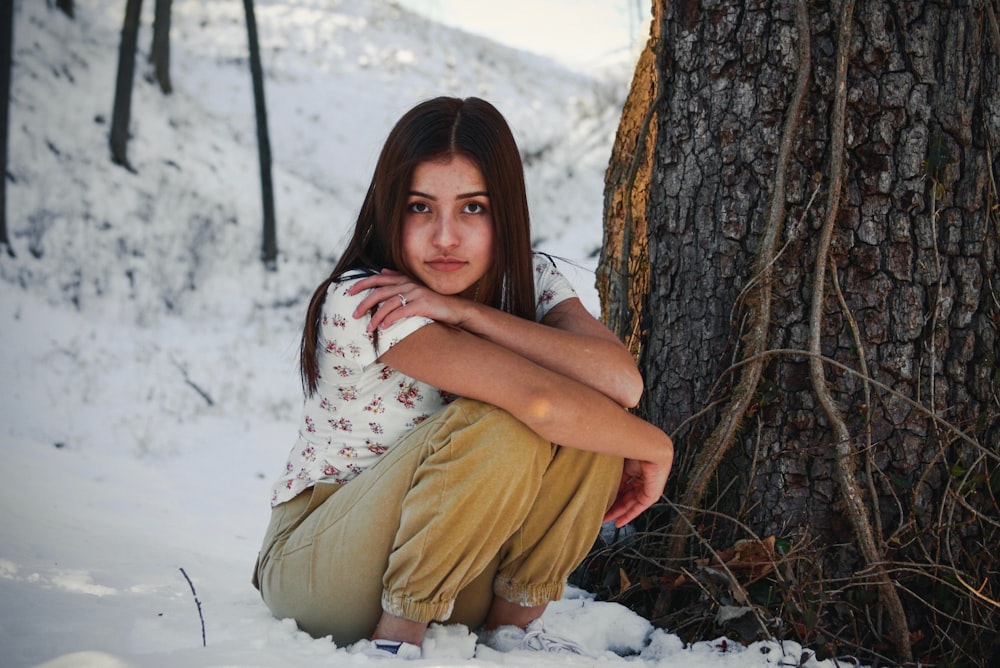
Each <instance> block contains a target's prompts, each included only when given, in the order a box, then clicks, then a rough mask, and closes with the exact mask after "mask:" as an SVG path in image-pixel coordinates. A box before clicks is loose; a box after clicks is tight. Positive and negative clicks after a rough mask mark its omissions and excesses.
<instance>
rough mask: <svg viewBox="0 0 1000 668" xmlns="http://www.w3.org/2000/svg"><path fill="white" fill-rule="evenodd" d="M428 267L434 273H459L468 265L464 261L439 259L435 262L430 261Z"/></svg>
mask: <svg viewBox="0 0 1000 668" xmlns="http://www.w3.org/2000/svg"><path fill="white" fill-rule="evenodd" d="M424 264H426V265H427V266H428V267H430V268H431V269H433V270H434V271H458V270H459V269H462V268H464V267H465V265H466V263H465V262H464V261H462V260H455V259H452V258H438V259H434V260H428V261H427V262H425V263H424Z"/></svg>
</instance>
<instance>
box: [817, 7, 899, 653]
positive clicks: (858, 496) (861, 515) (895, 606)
mask: <svg viewBox="0 0 1000 668" xmlns="http://www.w3.org/2000/svg"><path fill="white" fill-rule="evenodd" d="M853 13H854V0H846V1H845V2H844V5H843V9H842V13H841V20H840V31H839V34H838V37H837V69H836V75H835V83H834V91H835V93H834V106H833V117H832V120H831V128H830V135H831V142H830V143H831V149H830V189H829V205H828V207H827V212H826V220H825V221H824V223H823V229H822V231H821V233H820V242H819V247H818V248H817V251H816V273H815V275H814V279H813V290H812V305H811V309H810V315H809V350H810V352H812V353H813V354H814V355H819V353H820V336H821V327H822V322H823V301H824V299H823V297H824V295H825V293H826V290H825V280H824V279H825V276H826V271H827V266H826V265H827V258H828V257H829V254H830V242H831V239H832V238H833V228H834V225H835V224H836V220H837V213H838V212H839V209H840V194H841V190H842V189H843V184H844V166H843V161H844V125H845V118H844V117H845V111H844V110H845V107H846V105H847V58H848V51H849V50H850V43H851V32H852V26H853ZM809 371H810V377H811V379H812V386H813V390H814V391H815V392H816V397H817V398H818V399H819V402H820V405H822V407H823V411H824V412H825V413H826V416H827V418H828V419H829V421H830V425H831V427H832V429H833V434H834V451H835V453H836V466H835V467H834V479H835V480H836V481H837V485H838V486H839V487H840V493H841V495H842V496H843V497H844V500H845V501H846V504H847V514H848V516H849V517H850V520H851V524H852V525H853V527H854V533H855V536H856V537H857V539H858V545H859V547H860V549H861V553H862V555H863V556H864V558H865V561H866V562H868V567H869V568H871V569H873V570H874V572H875V585H876V587H877V589H878V592H879V600H880V601H881V603H882V605H883V606H885V610H886V612H887V613H888V616H889V624H890V626H891V627H892V642H893V645H894V647H895V649H896V652H897V654H898V656H899V657H900V659H901V660H902V661H903V662H904V663H907V664H909V663H912V661H913V650H912V647H911V643H910V632H909V628H908V626H907V623H906V614H905V613H904V612H903V603H902V601H901V600H900V598H899V592H897V591H896V588H895V586H894V585H893V584H892V580H890V579H889V574H888V572H887V571H886V569H885V565H884V563H883V560H884V558H885V555H884V546H883V545H882V537H881V536H876V533H875V530H874V529H873V528H872V522H871V514H870V513H869V512H868V508H867V506H865V502H864V499H863V496H862V492H861V487H860V485H859V484H858V480H857V467H856V464H855V459H854V457H855V452H854V448H853V447H852V445H851V440H852V439H851V433H850V431H849V430H848V429H847V424H846V423H845V422H844V418H843V415H841V412H840V409H839V408H838V407H837V405H836V404H835V403H834V401H833V397H832V396H830V389H829V387H828V386H827V383H826V377H825V376H824V374H823V364H822V362H820V360H819V358H818V357H815V356H814V357H810V358H809Z"/></svg>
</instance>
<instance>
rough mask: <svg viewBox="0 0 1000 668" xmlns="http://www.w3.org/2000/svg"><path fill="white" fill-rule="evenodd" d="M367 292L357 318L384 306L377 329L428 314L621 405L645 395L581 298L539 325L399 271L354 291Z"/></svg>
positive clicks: (621, 351) (629, 363) (628, 361)
mask: <svg viewBox="0 0 1000 668" xmlns="http://www.w3.org/2000/svg"><path fill="white" fill-rule="evenodd" d="M366 289H372V291H371V293H370V294H369V295H368V296H367V297H366V298H365V300H364V301H362V302H361V304H360V305H359V307H358V310H357V311H356V312H355V315H356V316H357V315H361V314H363V313H366V312H367V311H368V310H370V309H371V308H372V307H374V306H376V305H377V304H382V306H381V307H380V308H379V309H378V311H377V312H376V313H375V314H374V315H373V317H372V322H371V327H372V328H375V327H388V326H389V325H391V324H392V323H394V322H396V321H397V320H399V319H400V318H403V317H407V316H415V315H422V316H425V317H428V318H431V319H433V320H436V321H437V322H441V323H446V324H450V325H453V326H455V327H460V328H462V329H464V330H466V331H468V332H471V333H473V334H476V335H477V336H480V337H482V338H484V339H486V340H487V341H491V342H493V343H495V344H497V345H498V346H501V347H503V348H506V349H508V350H510V351H512V352H515V353H517V354H518V355H520V356H521V357H524V358H526V359H528V360H531V361H532V362H534V363H535V364H538V365H540V366H542V367H545V368H547V369H549V370H551V371H554V372H556V373H557V374H559V375H561V376H565V377H567V378H571V379H573V380H576V381H578V382H580V383H583V384H584V385H588V386H589V387H591V388H593V389H595V390H597V391H598V392H600V393H602V394H604V395H606V396H608V397H610V398H611V399H612V400H614V401H615V402H616V403H617V404H619V405H620V406H625V407H632V406H635V405H636V404H637V403H638V401H639V397H640V396H641V395H642V376H641V375H640V374H639V371H638V369H637V368H636V364H635V360H633V359H632V356H631V354H630V353H629V352H628V350H627V349H626V348H625V346H624V345H623V344H622V343H621V341H619V340H618V338H617V337H616V336H615V335H614V334H613V333H612V332H611V331H610V330H609V329H608V328H607V327H605V326H604V325H603V324H601V322H600V321H598V320H597V319H596V318H594V317H593V316H592V315H590V313H588V312H587V310H586V309H585V308H584V307H583V304H581V303H580V300H579V299H577V298H575V297H574V298H571V299H567V300H565V301H563V302H560V303H559V304H557V305H555V306H554V307H552V309H551V310H550V311H549V312H548V313H547V314H546V315H545V317H544V318H543V320H542V322H541V323H536V322H532V321H530V320H525V319H524V318H518V317H516V316H513V315H510V314H509V313H505V312H503V311H500V310H498V309H495V308H491V307H489V306H485V305H483V304H477V303H475V302H473V301H470V300H468V299H463V298H460V297H449V296H444V295H440V294H437V293H436V292H433V291H432V290H429V289H427V288H426V287H424V286H422V285H419V284H417V283H414V282H412V281H411V280H410V279H409V278H407V277H406V276H404V275H402V274H399V273H397V272H392V271H384V272H383V273H382V274H380V275H378V276H371V277H368V278H365V279H364V280H362V281H359V282H358V283H357V285H355V286H354V287H353V288H352V291H354V292H360V291H361V290H366ZM400 294H402V295H404V296H405V300H406V303H405V304H404V303H403V300H400V299H398V295H400Z"/></svg>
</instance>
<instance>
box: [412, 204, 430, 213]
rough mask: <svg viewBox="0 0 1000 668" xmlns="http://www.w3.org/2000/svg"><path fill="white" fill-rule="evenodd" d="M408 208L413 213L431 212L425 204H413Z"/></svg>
mask: <svg viewBox="0 0 1000 668" xmlns="http://www.w3.org/2000/svg"><path fill="white" fill-rule="evenodd" d="M409 208H410V211H412V212H413V213H427V212H429V211H430V210H431V208H430V207H429V206H427V203H426V202H413V203H412V204H410V207H409Z"/></svg>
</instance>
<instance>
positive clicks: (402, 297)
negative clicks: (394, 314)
mask: <svg viewBox="0 0 1000 668" xmlns="http://www.w3.org/2000/svg"><path fill="white" fill-rule="evenodd" d="M396 296H397V297H399V303H400V304H402V305H403V306H406V297H404V296H403V294H402V293H400V294H398V295H396Z"/></svg>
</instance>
